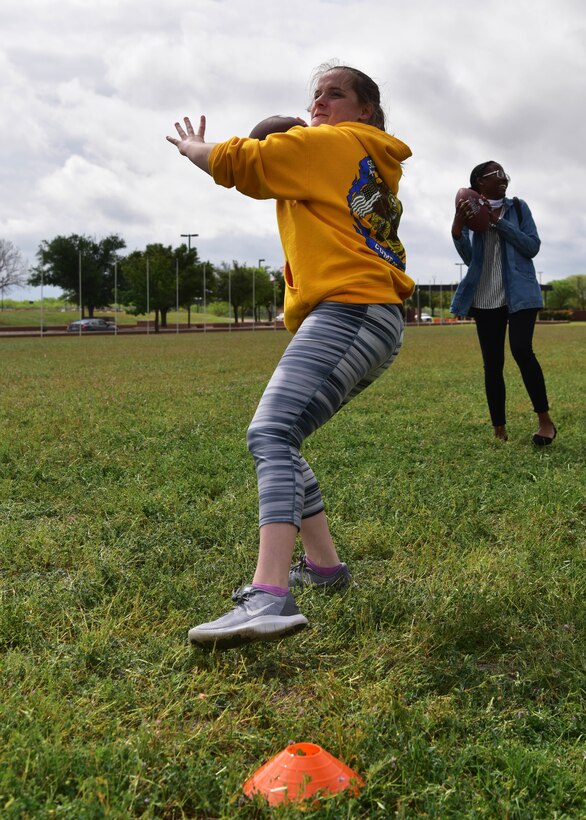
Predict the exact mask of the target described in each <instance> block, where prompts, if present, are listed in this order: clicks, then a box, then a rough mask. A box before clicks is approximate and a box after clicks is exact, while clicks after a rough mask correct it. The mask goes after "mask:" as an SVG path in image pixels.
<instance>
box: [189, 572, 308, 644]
mask: <svg viewBox="0 0 586 820" xmlns="http://www.w3.org/2000/svg"><path fill="white" fill-rule="evenodd" d="M232 600H233V601H236V606H235V607H234V609H233V610H232V611H231V612H228V613H227V615H223V616H222V617H221V618H218V619H217V620H216V621H211V622H210V623H207V624H200V625H199V626H194V627H193V629H190V630H189V633H188V638H189V640H190V641H191V643H193V644H198V645H199V646H203V647H209V648H214V647H215V648H216V649H232V648H233V647H235V646H243V645H244V644H247V643H252V642H253V641H274V640H277V639H278V638H281V637H283V636H284V635H289V634H292V633H293V632H298V631H299V630H300V629H304V628H305V627H306V626H308V625H309V624H308V621H307V618H306V617H305V616H304V615H302V614H301V612H299V610H298V609H297V605H296V603H295V599H294V598H293V595H292V594H291V593H290V592H289V593H287V595H286V596H285V597H280V596H278V595H272V594H271V593H270V592H265V591H264V590H262V589H255V588H254V587H253V586H252V585H251V584H248V585H247V586H244V587H241V588H240V589H237V590H236V591H235V592H234V593H233V594H232Z"/></svg>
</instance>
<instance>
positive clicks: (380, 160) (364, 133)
mask: <svg viewBox="0 0 586 820" xmlns="http://www.w3.org/2000/svg"><path fill="white" fill-rule="evenodd" d="M318 127H319V128H323V127H324V126H323V125H320V126H318ZM326 127H330V128H340V129H343V130H344V131H347V132H348V133H351V134H352V135H353V136H354V138H355V139H357V140H358V142H359V143H360V144H361V145H362V146H363V148H364V153H365V154H368V156H369V157H370V158H371V159H372V161H373V162H374V164H375V165H376V167H377V168H378V169H379V172H380V173H381V176H382V177H383V179H384V180H385V182H386V183H387V185H388V186H389V188H390V189H391V191H392V192H393V193H394V194H396V193H397V191H398V186H399V179H400V178H401V175H402V169H401V163H402V162H404V161H405V160H406V159H409V157H410V156H411V149H410V148H409V146H408V145H405V143H404V142H402V141H401V140H400V139H397V137H393V136H392V135H391V134H387V132H386V131H381V129H380V128H375V126H374V125H367V124H366V123H363V122H341V123H339V124H338V125H334V126H326ZM386 169H388V171H387V170H386ZM389 171H390V173H389ZM389 177H390V178H389Z"/></svg>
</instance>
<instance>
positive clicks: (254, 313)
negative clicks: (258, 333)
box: [252, 259, 265, 330]
mask: <svg viewBox="0 0 586 820" xmlns="http://www.w3.org/2000/svg"><path fill="white" fill-rule="evenodd" d="M264 261H265V260H264V259H259V260H258V269H259V270H262V263H263V262H264ZM255 296H256V294H255V288H254V271H253V272H252V329H253V330H254V326H255V324H256V298H255Z"/></svg>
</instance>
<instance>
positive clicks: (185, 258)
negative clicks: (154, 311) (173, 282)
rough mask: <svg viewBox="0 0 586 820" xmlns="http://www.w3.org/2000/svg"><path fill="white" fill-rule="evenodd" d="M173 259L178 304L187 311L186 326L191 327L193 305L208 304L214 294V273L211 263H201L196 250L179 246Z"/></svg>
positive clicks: (215, 284) (215, 283)
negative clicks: (176, 279) (176, 264)
mask: <svg viewBox="0 0 586 820" xmlns="http://www.w3.org/2000/svg"><path fill="white" fill-rule="evenodd" d="M174 254H175V259H176V260H177V263H178V266H179V267H178V271H179V304H180V305H181V307H183V308H185V309H186V310H187V325H188V327H191V307H192V305H193V304H194V303H197V304H198V305H203V304H204V298H203V297H204V292H203V289H204V281H205V303H206V304H207V303H208V302H210V301H211V300H212V299H213V298H214V297H215V294H216V289H217V281H216V272H215V268H214V266H213V265H212V264H211V262H202V261H201V260H200V259H199V256H198V253H197V249H196V248H191V250H189V249H188V247H187V245H185V244H183V245H180V246H179V247H178V248H177V249H176V250H175V251H174Z"/></svg>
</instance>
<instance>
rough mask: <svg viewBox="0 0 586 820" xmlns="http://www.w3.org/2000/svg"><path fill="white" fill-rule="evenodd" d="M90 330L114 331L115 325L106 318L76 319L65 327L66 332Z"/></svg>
mask: <svg viewBox="0 0 586 820" xmlns="http://www.w3.org/2000/svg"><path fill="white" fill-rule="evenodd" d="M92 330H101V331H102V332H103V331H106V332H107V331H115V330H116V325H115V324H114V322H109V321H108V320H107V319H78V320H77V321H76V322H71V324H70V325H68V327H67V332H68V333H80V332H81V333H85V332H86V331H92Z"/></svg>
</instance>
